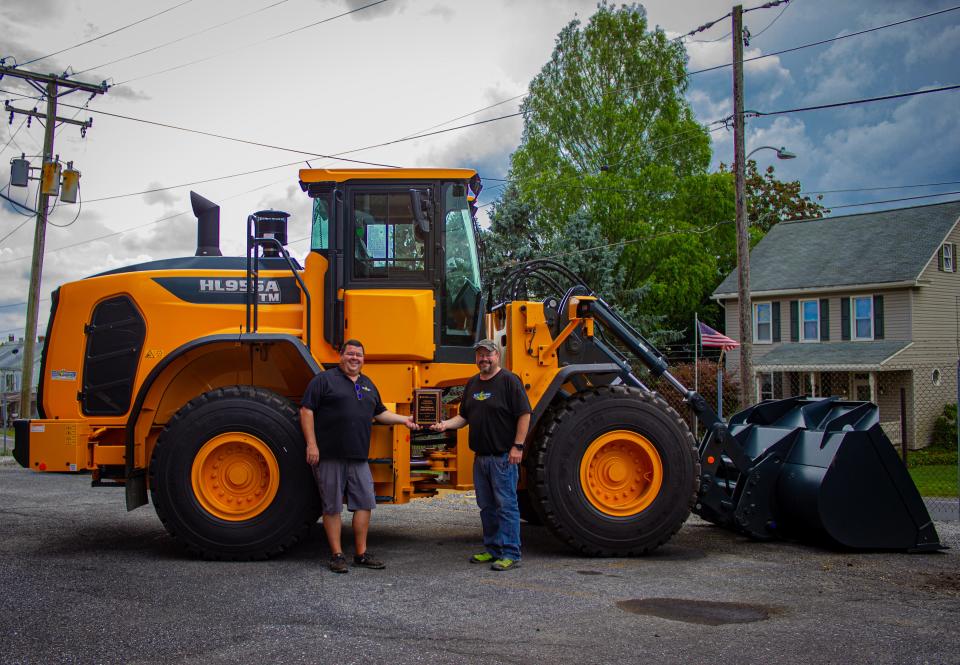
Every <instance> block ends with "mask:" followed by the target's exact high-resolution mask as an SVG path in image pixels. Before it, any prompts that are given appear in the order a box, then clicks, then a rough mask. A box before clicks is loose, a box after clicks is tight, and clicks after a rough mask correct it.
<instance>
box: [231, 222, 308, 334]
mask: <svg viewBox="0 0 960 665" xmlns="http://www.w3.org/2000/svg"><path fill="white" fill-rule="evenodd" d="M254 220H255V218H254V216H253V215H250V216H249V217H247V302H246V314H247V318H246V332H248V333H250V332H257V329H258V326H259V305H260V297H259V292H258V290H259V287H260V261H259V257H257V256H256V251H257V247H263V246H269V245H274V246H276V248H277V249H278V250H279V252H280V254H281V256H283V258H284V259H285V260H286V262H287V266H288V267H289V268H290V272H291V274H293V277H294V279H296V280H297V284H298V285H299V286H300V290H301V291H303V295H304V298H305V299H306V301H307V314H306V318H307V325H306V333H307V348H308V349H310V348H311V340H312V320H313V317H312V316H311V311H312V302H311V298H310V291H308V290H307V285H306V284H305V283H304V281H303V278H301V277H300V273H299V272H298V271H297V268H296V266H295V265H294V264H293V259H291V258H290V253H289V252H287V249H286V248H285V247H284V246H283V244H282V243H281V242H280V241H279V240H277V239H276V238H262V237H258V236H256V235H255V232H254ZM254 284H256V288H254ZM251 311H252V314H253V316H252V318H253V326H252V328H251V325H250V320H251Z"/></svg>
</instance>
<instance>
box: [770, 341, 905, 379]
mask: <svg viewBox="0 0 960 665" xmlns="http://www.w3.org/2000/svg"><path fill="white" fill-rule="evenodd" d="M912 343H913V342H910V341H907V340H883V341H873V342H825V343H822V344H801V343H794V344H784V345H782V346H778V347H776V348H774V349H772V350H771V351H770V353H768V354H766V355H764V356H762V357H759V358H757V359H756V360H755V361H754V363H755V364H756V369H757V371H760V372H772V371H783V370H784V369H787V368H789V369H802V370H809V371H816V370H828V369H829V370H851V371H862V372H868V371H878V370H880V369H881V368H882V366H883V365H884V364H885V363H887V362H888V361H890V360H892V359H893V357H894V356H896V355H897V354H898V353H900V352H901V351H903V350H904V349H906V348H907V347H908V346H910V345H911V344H912Z"/></svg>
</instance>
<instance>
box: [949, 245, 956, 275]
mask: <svg viewBox="0 0 960 665" xmlns="http://www.w3.org/2000/svg"><path fill="white" fill-rule="evenodd" d="M950 248H951V250H950V254H951V255H952V256H953V272H957V246H956V245H955V244H953V243H951V244H950Z"/></svg>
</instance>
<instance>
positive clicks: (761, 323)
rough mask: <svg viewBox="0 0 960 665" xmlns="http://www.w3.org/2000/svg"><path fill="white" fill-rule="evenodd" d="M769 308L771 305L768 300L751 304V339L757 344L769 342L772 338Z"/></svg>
mask: <svg viewBox="0 0 960 665" xmlns="http://www.w3.org/2000/svg"><path fill="white" fill-rule="evenodd" d="M771 310H772V308H771V305H770V303H768V302H761V303H757V304H756V305H754V306H753V322H754V323H753V341H754V342H757V343H758V344H769V343H770V342H771V340H772V339H773V337H772V330H773V324H772V319H771V315H772V312H771Z"/></svg>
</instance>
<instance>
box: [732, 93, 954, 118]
mask: <svg viewBox="0 0 960 665" xmlns="http://www.w3.org/2000/svg"><path fill="white" fill-rule="evenodd" d="M958 88H960V85H945V86H943V87H940V88H930V89H927V90H915V91H914V92H901V93H898V94H896V95H883V96H881V97H867V98H866V99H852V100H850V101H846V102H835V103H833V104H818V105H817V106H802V107H798V108H795V109H784V110H782V111H744V116H746V117H763V116H769V115H783V114H785V113H801V112H803V111H818V110H821V109H832V108H838V107H840V106H854V105H856V104H867V103H869V102H881V101H885V100H888V99H902V98H904V97H914V96H916V95H928V94H930V93H933V92H945V91H949V90H956V89H958Z"/></svg>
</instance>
